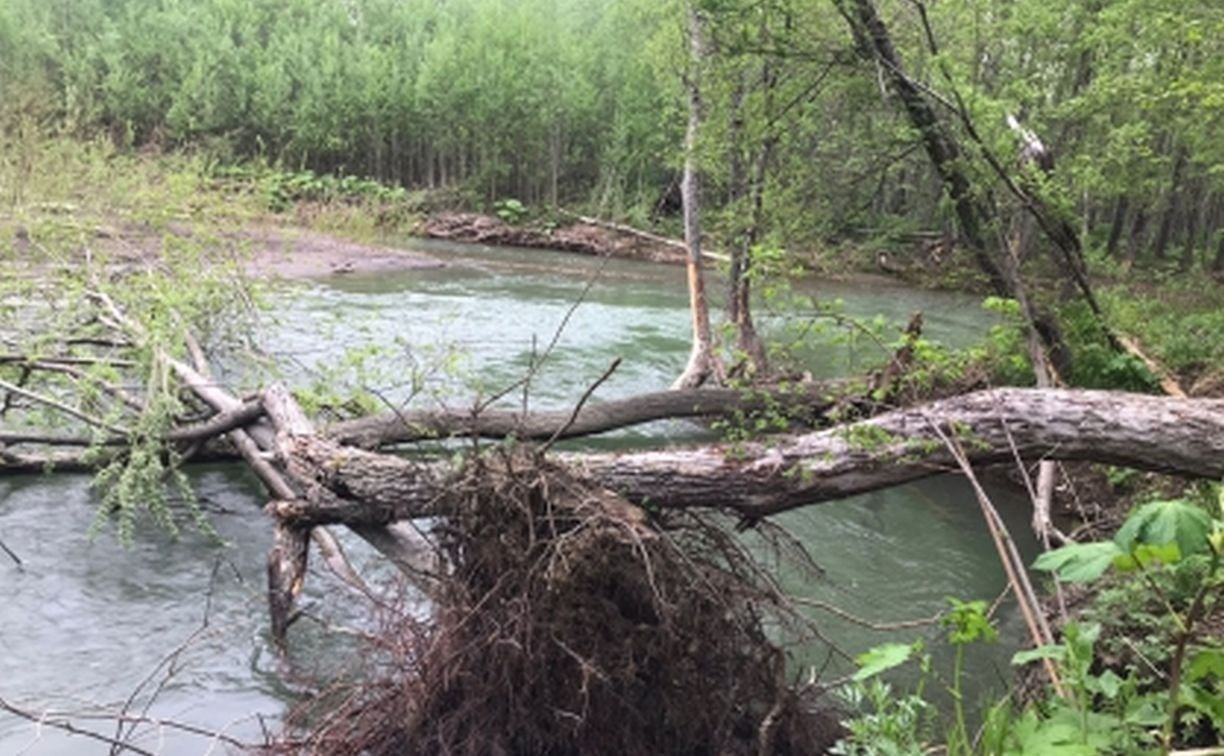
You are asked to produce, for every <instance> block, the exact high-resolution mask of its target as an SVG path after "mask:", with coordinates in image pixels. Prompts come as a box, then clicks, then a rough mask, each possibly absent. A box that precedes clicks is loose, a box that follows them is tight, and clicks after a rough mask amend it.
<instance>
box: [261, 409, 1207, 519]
mask: <svg viewBox="0 0 1224 756" xmlns="http://www.w3.org/2000/svg"><path fill="white" fill-rule="evenodd" d="M940 430H942V431H943V432H944V433H946V434H948V435H950V436H952V437H953V438H956V439H958V440H959V441H960V443H961V445H962V447H963V448H964V449H965V454H966V457H967V459H968V461H969V462H971V463H972V464H974V465H982V464H993V463H1001V462H1010V461H1012V460H1013V459H1014V455H1015V454H1018V455H1019V456H1020V457H1021V458H1023V459H1027V460H1035V459H1043V458H1048V459H1059V460H1091V461H1097V462H1104V463H1110V464H1116V465H1121V466H1126V467H1133V468H1136V469H1142V470H1150V471H1155V472H1162V473H1170V474H1175V475H1183V476H1187V477H1193V478H1208V479H1218V478H1220V477H1224V400H1219V399H1175V398H1166V397H1153V396H1146V395H1139V394H1125V393H1119V392H1107V391H1076V390H1060V389H994V390H989V391H980V392H976V393H973V394H967V395H964V396H958V397H955V398H951V399H945V400H941V401H937V402H932V403H929V404H925V405H920V406H916V407H911V408H908V409H903V410H897V411H894V412H889V413H886V414H883V415H880V416H879V417H876V418H873V419H870V420H865V421H862V422H858V423H854V424H851V425H846V426H841V427H838V428H833V429H830V430H824V431H818V432H814V433H808V434H803V435H799V436H795V437H792V438H790V439H788V440H786V441H784V442H781V443H775V444H770V445H767V444H740V445H736V446H734V447H728V446H717V445H714V446H703V447H698V448H691V449H669V450H660V451H648V452H631V453H625V454H583V455H572V456H570V457H568V461H569V462H571V463H572V464H574V465H576V466H578V467H579V468H580V469H582V470H583V471H585V472H586V473H587V474H589V475H591V476H592V477H593V478H594V479H595V480H597V481H598V482H600V483H601V484H603V485H605V486H607V487H609V488H611V489H612V490H614V491H617V492H618V493H621V494H622V495H624V496H625V497H626V498H628V499H629V500H631V501H635V502H638V503H642V504H646V505H649V506H652V507H717V508H723V509H726V510H730V511H733V512H737V513H739V514H740V515H742V516H744V517H746V518H749V519H756V518H759V517H763V516H767V515H770V514H774V513H777V512H781V511H784V510H787V509H793V508H795V507H799V506H803V505H806V504H813V503H817V502H821V501H828V500H832V499H840V498H845V497H847V496H852V495H855V494H860V493H865V492H868V491H873V490H877V489H880V488H886V487H889V486H895V485H899V484H902V483H906V482H909V481H914V480H918V479H921V478H925V477H929V476H932V475H936V474H940V473H945V472H950V471H953V470H956V469H957V463H956V460H955V459H954V458H953V457H952V455H951V454H950V453H949V452H948V450H947V449H946V447H945V445H944V444H943V442H942V441H941V440H940V435H939V431H940ZM1013 449H1014V451H1013ZM286 452H287V454H288V456H287V460H288V464H289V467H290V470H291V474H292V475H293V476H294V477H295V478H297V479H299V480H301V481H303V482H304V483H305V485H307V486H308V488H309V490H310V492H311V493H310V495H309V496H308V497H307V499H306V500H301V499H299V500H297V501H294V502H280V503H278V504H277V506H276V508H275V514H276V515H277V516H278V517H280V518H283V519H286V520H290V521H295V522H300V523H302V524H323V523H331V522H336V523H344V524H346V525H375V524H382V523H387V522H393V521H396V520H405V519H413V518H418V517H428V516H431V515H432V514H433V511H432V509H431V503H432V502H433V501H434V500H435V499H436V498H437V496H438V494H439V492H440V491H442V490H443V488H444V487H445V485H446V480H447V476H448V474H449V468H448V467H447V466H446V465H445V464H441V463H417V462H413V461H410V460H406V459H402V458H398V457H393V456H389V455H385V454H377V453H372V452H366V451H361V450H357V449H351V448H345V447H341V446H339V445H338V444H336V443H334V442H332V441H329V440H327V439H325V438H322V437H319V436H302V437H297V438H294V439H293V440H292V443H291V446H290V448H288V449H287V450H286Z"/></svg>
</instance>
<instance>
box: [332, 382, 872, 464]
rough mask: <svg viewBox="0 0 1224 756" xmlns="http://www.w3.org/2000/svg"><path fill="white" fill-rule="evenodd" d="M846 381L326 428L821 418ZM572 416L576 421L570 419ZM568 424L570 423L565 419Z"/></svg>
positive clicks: (367, 434) (361, 421)
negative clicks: (777, 414) (759, 415)
mask: <svg viewBox="0 0 1224 756" xmlns="http://www.w3.org/2000/svg"><path fill="white" fill-rule="evenodd" d="M847 388H848V384H847V383H846V382H844V381H828V382H821V383H805V384H795V385H778V386H772V387H768V388H753V389H729V388H720V389H712V388H710V389H681V390H675V391H656V392H652V393H647V394H638V395H636V396H632V397H629V398H627V399H617V400H613V401H607V402H601V403H599V404H586V405H584V406H583V407H582V408H581V410H580V411H579V412H578V414H577V416H575V415H574V412H573V410H572V409H562V410H542V411H536V412H530V413H526V414H525V413H522V412H518V411H511V410H483V411H481V412H479V413H474V412H471V411H465V410H433V411H430V410H413V411H404V412H388V413H384V414H380V415H371V416H368V417H361V418H357V419H354V420H346V421H343V422H339V423H335V424H333V425H331V426H330V427H328V428H327V429H326V430H325V431H324V434H325V435H326V436H327V437H328V438H329V439H331V440H332V441H335V442H337V443H339V444H345V445H350V446H359V447H361V448H363V449H375V448H378V447H380V446H388V445H391V444H398V443H409V442H412V441H422V440H426V439H434V438H447V437H472V436H479V437H482V438H509V437H514V438H518V439H521V440H524V441H545V440H548V439H550V438H552V437H553V436H554V434H556V435H557V438H563V439H564V438H578V437H581V436H591V435H595V434H597V433H606V432H607V431H612V430H617V429H620V428H627V427H629V426H632V425H640V424H642V423H648V422H652V421H655V420H663V419H671V418H695V417H706V418H709V417H736V416H740V415H744V414H751V413H755V412H763V411H767V410H773V409H777V410H779V411H781V412H783V413H786V414H787V416H788V417H792V416H793V417H795V418H796V419H799V420H801V421H803V422H805V423H809V424H818V423H820V422H821V421H822V420H824V419H825V418H826V414H827V413H828V411H829V410H830V409H832V408H833V407H834V406H837V404H838V397H839V396H841V395H843V394H844V393H845V392H846V390H847ZM571 418H573V422H572V423H571V422H570V420H571ZM567 424H568V425H567Z"/></svg>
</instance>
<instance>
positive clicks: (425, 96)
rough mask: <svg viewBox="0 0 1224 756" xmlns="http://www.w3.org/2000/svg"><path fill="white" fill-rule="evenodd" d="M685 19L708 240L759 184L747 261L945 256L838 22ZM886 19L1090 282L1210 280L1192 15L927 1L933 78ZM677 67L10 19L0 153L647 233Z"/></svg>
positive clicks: (469, 12) (117, 4) (888, 114)
mask: <svg viewBox="0 0 1224 756" xmlns="http://www.w3.org/2000/svg"><path fill="white" fill-rule="evenodd" d="M698 5H699V8H700V10H701V11H702V12H703V14H704V15H705V16H706V18H707V23H706V27H707V30H708V33H709V35H710V37H711V40H710V41H711V50H712V54H711V55H710V56H708V60H707V62H706V66H707V68H708V70H706V71H704V72H703V88H704V94H703V99H704V104H705V107H706V110H707V111H708V112H707V117H706V119H705V120H706V123H707V128H706V129H705V130H704V132H703V134H702V136H701V143H700V144H699V145H698V152H699V154H698V158H699V161H700V164H701V168H702V171H703V173H704V174H705V177H706V184H707V191H706V192H705V196H706V200H707V202H708V203H709V204H711V205H712V214H711V215H710V221H711V224H712V231H713V232H714V233H715V234H716V235H717V236H718V237H720V238H722V239H723V240H724V241H725V242H726V243H728V244H732V243H734V242H735V241H736V239H738V238H739V237H740V236H741V235H742V234H743V233H744V224H745V222H746V220H745V219H746V217H747V216H748V215H749V214H750V213H751V211H752V208H751V207H750V205H751V204H752V202H753V200H752V197H751V193H749V192H745V191H743V186H742V184H743V182H745V181H749V180H751V181H760V182H761V185H762V190H763V200H764V201H763V203H762V207H761V213H762V215H761V217H760V219H759V220H760V225H761V228H758V229H756V231H755V233H754V236H755V239H756V240H757V243H758V244H759V243H761V242H762V241H764V240H767V239H768V240H769V243H768V244H766V245H765V246H766V247H773V248H783V247H785V248H791V249H801V250H807V251H809V252H811V253H812V254H814V255H815V259H817V260H819V261H821V262H823V263H825V264H832V265H834V266H837V267H842V266H844V264H845V261H846V260H851V261H854V262H855V263H856V264H864V263H867V264H871V263H873V262H874V260H873V259H870V256H866V257H865V256H863V255H861V254H860V253H858V252H857V251H856V250H857V249H859V248H867V249H871V250H874V249H884V250H886V251H888V252H889V253H890V254H893V255H894V256H898V257H899V259H901V261H902V263H904V264H907V265H908V264H911V263H912V264H913V265H919V264H934V263H932V261H933V260H934V259H936V258H939V259H943V258H946V257H947V254H948V252H949V250H948V248H947V246H946V245H942V246H941V244H940V243H934V242H933V239H934V238H935V237H937V236H939V235H940V234H944V235H945V236H946V237H947V238H949V239H951V238H953V237H955V235H956V234H955V232H954V231H953V230H952V227H951V220H952V215H951V212H950V208H949V207H948V205H947V202H946V201H945V199H944V197H943V196H942V194H941V192H940V191H939V187H938V182H937V181H935V180H934V175H933V171H932V168H931V166H930V163H929V161H928V159H927V157H926V155H924V154H923V151H922V150H921V149H920V147H921V142H920V141H919V140H920V138H921V135H920V134H919V133H917V132H916V131H915V130H914V129H913V128H912V127H911V126H910V124H909V123H908V121H907V120H906V118H905V116H904V114H903V113H902V112H900V111H899V110H898V108H897V107H896V105H895V103H893V102H890V101H889V100H888V99H887V98H881V96H880V90H879V82H878V81H877V76H876V69H875V66H874V64H873V63H872V62H870V61H867V60H865V59H863V57H862V56H861V55H860V54H859V53H860V52H861V51H860V50H858V49H857V48H856V46H855V42H854V40H853V39H852V38H851V36H850V35H849V34H848V33H847V30H846V27H845V24H844V22H843V19H842V18H841V16H840V15H839V13H838V7H839V6H838V4H837V3H834V2H819V3H797V2H794V1H793V0H769V1H768V2H765V3H747V2H739V1H738V0H731V1H728V0H719V1H718V2H713V1H711V0H705V1H704V2H701V3H699V4H698ZM880 6H881V9H882V10H883V11H884V15H885V16H887V17H889V18H890V19H893V20H891V21H890V23H891V24H892V25H893V29H892V32H893V36H894V40H895V43H896V45H897V47H898V53H899V55H900V56H901V58H902V60H904V61H906V62H907V63H908V64H909V65H910V67H912V68H913V70H915V71H930V72H931V73H930V74H929V77H930V78H929V81H928V86H929V87H931V88H932V89H933V90H934V91H935V92H937V93H939V94H940V95H941V96H945V97H947V96H950V92H952V91H953V90H955V91H956V92H958V93H960V95H961V96H962V98H963V99H964V100H965V102H966V107H967V108H968V112H969V114H970V115H971V116H972V118H973V122H974V125H975V127H976V130H977V133H978V134H979V136H980V137H981V139H982V144H983V146H984V148H987V149H990V150H991V151H993V153H994V154H996V155H998V156H1001V158H1002V159H1003V160H1004V161H1005V162H1009V161H1010V160H1011V156H1014V155H1016V154H1017V152H1018V146H1017V142H1016V137H1015V134H1014V133H1013V132H1012V131H1011V130H1009V128H1008V126H1007V124H1006V122H1005V118H1004V116H1005V115H1006V114H1009V113H1010V114H1014V115H1016V116H1017V117H1019V118H1020V119H1021V121H1022V122H1023V124H1024V125H1025V126H1026V127H1030V128H1032V129H1033V130H1034V131H1035V132H1036V134H1037V135H1038V136H1039V137H1040V138H1041V139H1042V140H1043V141H1044V143H1045V144H1046V145H1047V146H1048V147H1049V148H1050V149H1051V150H1052V151H1053V152H1054V153H1055V154H1056V155H1057V157H1058V166H1057V168H1056V170H1055V171H1054V173H1053V174H1051V175H1050V176H1049V177H1037V176H1031V175H1030V176H1029V177H1028V179H1027V180H1029V181H1030V183H1033V185H1034V186H1035V190H1036V191H1037V192H1038V193H1040V194H1041V195H1043V196H1044V199H1045V200H1046V201H1048V202H1051V203H1053V204H1054V205H1055V206H1056V207H1057V208H1058V210H1059V212H1060V213H1062V214H1063V215H1064V216H1065V217H1066V218H1067V219H1068V220H1069V221H1071V222H1072V223H1074V224H1075V225H1077V226H1079V227H1080V228H1081V229H1082V230H1083V231H1084V232H1085V238H1086V241H1087V242H1088V245H1087V246H1088V248H1089V251H1090V253H1091V257H1092V259H1093V260H1094V261H1095V264H1096V265H1098V266H1102V267H1105V268H1112V269H1115V270H1119V271H1121V270H1124V269H1130V268H1131V267H1132V266H1134V265H1156V266H1160V267H1163V268H1172V269H1176V268H1182V269H1188V268H1196V267H1198V268H1212V267H1214V268H1215V269H1216V270H1219V269H1220V267H1221V266H1224V252H1219V251H1217V250H1224V233H1222V232H1221V230H1220V227H1221V217H1222V216H1224V193H1222V189H1224V185H1222V184H1221V181H1222V180H1224V179H1222V176H1224V172H1221V170H1220V166H1221V164H1222V161H1224V147H1222V146H1221V142H1220V140H1219V139H1218V138H1216V136H1215V135H1216V134H1217V133H1218V130H1219V128H1220V126H1221V113H1222V110H1224V84H1221V82H1224V63H1221V56H1219V55H1218V54H1213V49H1214V48H1213V41H1214V40H1217V39H1218V38H1219V37H1220V36H1221V34H1222V33H1224V19H1221V16H1220V14H1219V13H1218V9H1217V8H1216V4H1215V3H1214V2H1212V1H1211V0H1193V1H1191V2H1178V3H1169V2H1165V1H1164V0H1117V1H1116V2H1109V3H1090V4H1088V5H1086V6H1084V7H1079V6H1075V7H1068V6H1067V5H1066V4H1065V3H1060V2H1054V1H1052V0H1024V2H1020V3H1016V4H1004V5H999V4H996V3H990V2H980V1H979V0H955V1H953V2H941V3H937V4H932V5H931V6H930V7H929V8H926V9H925V13H926V17H927V18H928V19H929V22H930V28H931V32H932V36H933V38H934V40H935V41H936V43H937V44H938V49H939V50H940V52H939V54H938V55H932V53H931V50H930V49H929V48H930V46H929V45H928V43H927V41H926V40H925V39H924V35H923V26H922V23H921V20H922V16H920V15H919V14H917V13H915V6H914V5H913V4H910V3H906V2H900V0H887V1H886V2H881V3H880ZM996 6H997V7H996ZM685 60H686V49H685V42H684V25H683V8H682V7H681V4H680V3H678V2H667V3H655V2H646V1H645V0H615V1H614V0H605V1H604V2H598V3H590V2H583V1H581V0H527V1H525V2H515V3H507V2H502V0H460V1H459V2H447V3H436V2H433V1H432V0H394V1H393V0H353V1H351V2H339V1H336V2H331V1H329V2H319V3H316V2H299V1H292V2H283V1H282V0H250V1H249V2H237V3H236V2H230V1H229V0H202V1H201V2H192V3H182V2H162V1H160V0H112V1H110V2H102V0H89V1H87V2H72V3H65V2H43V1H42V0H10V2H6V3H5V4H4V5H3V7H0V128H2V130H3V131H4V133H5V134H6V135H12V134H63V135H71V136H74V137H78V138H86V139H93V138H99V137H101V138H106V139H108V140H110V141H111V142H112V143H113V144H115V145H118V146H120V147H123V148H132V149H142V150H148V149H153V150H159V149H160V150H166V149H189V150H193V151H201V152H203V153H205V154H207V155H209V156H210V159H215V160H219V161H220V162H222V163H224V164H226V165H233V164H236V163H244V162H249V161H255V162H256V163H259V164H264V165H270V166H273V167H275V168H276V169H277V170H280V171H285V172H287V173H289V174H292V175H290V176H287V177H285V178H284V180H281V181H278V182H276V188H275V189H274V190H273V191H272V196H271V197H270V200H271V201H272V202H273V203H274V204H280V203H281V202H283V201H284V200H286V199H290V198H292V196H293V195H295V194H299V193H300V194H304V195H307V196H311V195H318V194H330V193H334V192H341V193H349V192H354V191H355V192H357V193H362V194H364V193H367V192H370V191H373V192H375V193H377V191H378V190H373V189H372V187H367V186H360V185H358V182H359V181H361V180H362V179H374V180H377V181H379V182H382V183H384V184H387V185H389V186H394V187H405V188H408V189H432V190H439V191H444V193H445V195H446V196H448V197H449V198H450V200H451V201H453V202H457V203H460V204H473V205H481V206H484V207H491V206H492V204H493V203H494V202H495V201H497V200H506V199H507V198H516V199H517V200H518V201H520V202H521V203H522V204H523V205H524V206H527V207H530V206H532V205H537V204H549V205H555V204H557V203H561V202H572V203H575V204H579V205H583V206H586V207H588V208H589V209H591V210H592V211H594V212H597V213H602V214H606V215H612V216H620V217H625V218H628V219H630V220H633V221H637V222H642V223H645V222H648V220H649V218H651V217H656V218H657V217H659V216H664V217H666V216H668V215H669V214H670V213H673V212H675V209H676V207H675V204H674V203H675V200H674V194H673V193H674V190H675V184H676V182H677V180H678V166H679V163H680V159H681V154H680V149H681V147H680V145H681V142H682V140H681V132H682V130H683V125H684V124H683V113H682V112H681V103H682V99H683V98H682V92H681V84H682V82H681V79H682V71H683V67H684V61H685ZM4 153H5V158H6V159H14V158H15V156H14V153H13V152H12V151H11V149H10V148H9V147H7V146H6V149H5V150H4ZM968 157H969V160H970V163H971V165H969V166H968V167H969V169H970V171H971V173H970V176H971V178H972V179H973V180H974V181H975V182H978V183H980V190H981V191H982V192H987V191H990V190H991V189H992V187H993V186H994V185H995V184H996V179H994V178H993V177H990V176H988V175H987V169H986V167H985V165H984V164H983V163H982V162H981V160H980V159H979V158H980V155H979V154H977V153H971V154H970V155H969V156H968ZM16 159H18V160H19V159H20V155H19V154H18V155H17V156H16ZM749 168H753V169H757V168H759V170H760V171H761V173H760V175H759V176H757V177H756V178H753V177H752V172H751V171H750V170H749ZM304 171H309V172H310V173H302V172H304ZM358 177H360V178H358ZM6 189H7V191H9V192H13V191H17V192H20V191H21V189H20V187H14V186H12V185H9V186H7V187H6ZM384 198H386V199H398V197H395V196H393V195H384ZM1003 209H1005V210H1006V209H1007V208H1005V207H1004V208H1003ZM1008 212H1011V210H1008ZM998 230H999V231H1000V232H1001V233H1006V232H1007V229H1006V228H1004V227H1003V226H1002V225H1001V226H1000V228H999V229H998ZM932 234H934V236H932ZM847 242H849V243H850V244H849V246H846V243H847ZM919 242H922V243H925V245H926V246H925V251H921V250H919V249H918V247H919V246H921V245H920V244H919ZM906 248H909V249H911V250H912V251H906ZM944 268H946V260H945V261H944V263H943V264H941V265H936V269H937V270H939V272H938V273H937V275H939V276H940V277H944V276H947V275H950V273H949V272H948V271H947V270H946V269H944Z"/></svg>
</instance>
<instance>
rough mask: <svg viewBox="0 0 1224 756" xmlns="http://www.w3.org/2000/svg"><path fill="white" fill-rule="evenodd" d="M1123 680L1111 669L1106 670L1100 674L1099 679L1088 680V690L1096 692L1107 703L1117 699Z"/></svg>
mask: <svg viewBox="0 0 1224 756" xmlns="http://www.w3.org/2000/svg"><path fill="white" fill-rule="evenodd" d="M1123 682H1124V680H1123V679H1122V678H1121V677H1119V676H1118V674H1117V673H1116V672H1114V671H1113V670H1112V669H1107V670H1105V671H1104V672H1102V673H1101V676H1100V677H1097V678H1092V679H1090V680H1089V688H1091V689H1093V690H1096V691H1097V692H1098V693H1100V694H1101V695H1103V696H1105V698H1106V699H1107V700H1109V701H1112V700H1114V699H1115V698H1117V697H1118V691H1119V690H1121V689H1122V683H1123Z"/></svg>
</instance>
